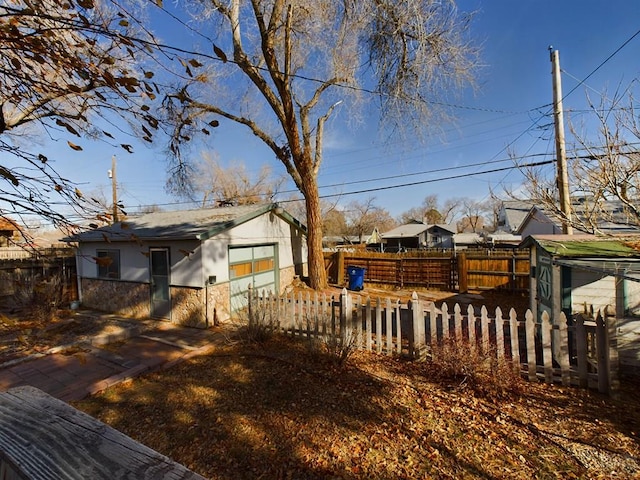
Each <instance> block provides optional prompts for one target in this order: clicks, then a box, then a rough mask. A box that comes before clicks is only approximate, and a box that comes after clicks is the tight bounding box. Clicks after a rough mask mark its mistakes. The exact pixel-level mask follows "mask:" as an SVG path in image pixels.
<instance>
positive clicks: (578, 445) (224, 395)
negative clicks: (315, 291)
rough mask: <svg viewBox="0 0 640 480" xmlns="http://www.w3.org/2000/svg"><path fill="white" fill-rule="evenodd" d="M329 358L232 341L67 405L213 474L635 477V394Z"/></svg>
mask: <svg viewBox="0 0 640 480" xmlns="http://www.w3.org/2000/svg"><path fill="white" fill-rule="evenodd" d="M332 358H333V357H330V356H326V355H323V354H322V353H321V352H320V351H318V350H313V349H310V348H309V346H308V345H307V344H306V343H304V342H301V341H296V340H293V339H290V338H284V337H280V336H276V337H274V338H272V339H271V340H268V341H266V342H262V343H260V344H246V343H243V342H233V343H231V344H229V346H228V347H226V348H223V349H221V350H218V351H215V352H213V353H211V354H210V355H206V356H201V357H197V358H193V359H191V360H189V361H187V362H185V363H183V364H181V365H179V366H177V367H175V368H172V369H167V370H163V371H159V372H156V373H153V374H150V375H146V376H143V377H141V378H138V379H135V380H134V381H132V382H130V383H124V384H120V385H119V386H117V387H114V388H110V389H108V390H106V391H105V392H104V393H102V394H100V395H97V396H95V397H92V398H90V399H87V400H85V401H82V402H79V403H76V404H74V406H76V408H79V409H81V410H83V411H85V412H87V413H89V414H90V415H93V416H95V417H97V418H98V419H100V420H102V421H104V422H106V423H108V424H110V425H111V426H113V427H115V428H117V429H118V430H120V431H122V432H124V433H126V434H128V435H130V436H132V437H134V438H135V439H136V440H138V441H141V442H142V443H144V444H145V445H148V446H150V447H151V448H153V449H155V450H157V451H159V452H160V453H163V454H165V455H167V456H169V457H170V458H172V459H173V460H175V461H177V462H179V463H181V464H183V465H185V466H187V467H188V468H190V469H192V470H194V471H196V472H197V473H200V474H201V475H203V476H205V477H206V478H211V479H220V480H231V479H233V480H242V479H247V480H249V479H258V478H264V479H267V478H268V479H282V480H284V479H344V480H359V479H380V480H383V479H384V480H386V479H391V478H397V479H454V478H455V479H458V478H461V479H476V478H477V479H498V478H499V479H518V480H520V479H522V480H525V479H526V480H529V479H554V478H555V479H565V478H574V479H578V478H580V479H610V478H616V479H633V478H639V476H640V442H639V438H638V432H639V431H640V417H639V415H640V413H639V412H640V409H639V408H638V406H639V405H638V398H637V395H635V394H633V393H631V394H627V393H626V392H621V393H620V395H619V396H618V397H616V398H612V397H605V396H601V395H598V394H596V393H593V392H590V391H588V390H584V389H577V388H567V387H559V386H557V385H547V384H538V383H529V382H524V381H518V380H516V379H514V378H513V376H511V377H509V376H507V375H496V376H494V377H493V378H494V381H495V382H497V383H498V385H497V386H496V387H495V388H487V387H488V386H489V385H490V382H487V381H486V380H485V381H484V382H486V383H481V386H482V387H483V389H482V390H480V391H482V392H483V393H482V394H480V393H478V390H477V389H472V388H470V385H471V384H472V382H471V377H470V376H469V375H472V374H471V372H467V374H465V375H463V376H462V377H457V378H440V376H439V370H438V367H437V365H435V364H432V363H430V362H418V363H416V362H409V361H406V360H403V359H401V358H393V357H386V356H382V355H376V354H370V353H366V352H355V353H354V355H353V357H351V359H350V360H349V362H348V363H347V364H346V365H344V366H338V365H336V364H335V362H333V361H332ZM498 386H501V387H503V388H502V389H501V388H497V387H498Z"/></svg>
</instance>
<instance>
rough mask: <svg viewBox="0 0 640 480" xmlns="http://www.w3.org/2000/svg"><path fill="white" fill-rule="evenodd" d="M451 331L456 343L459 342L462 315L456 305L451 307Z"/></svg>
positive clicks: (458, 306)
mask: <svg viewBox="0 0 640 480" xmlns="http://www.w3.org/2000/svg"><path fill="white" fill-rule="evenodd" d="M453 329H454V332H453V335H454V337H455V339H456V342H460V340H461V339H462V313H461V311H460V305H459V304H457V303H456V304H455V305H454V306H453Z"/></svg>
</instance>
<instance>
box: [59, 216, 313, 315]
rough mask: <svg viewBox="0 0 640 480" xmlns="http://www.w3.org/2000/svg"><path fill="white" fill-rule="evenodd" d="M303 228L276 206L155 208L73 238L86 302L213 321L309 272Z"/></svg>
mask: <svg viewBox="0 0 640 480" xmlns="http://www.w3.org/2000/svg"><path fill="white" fill-rule="evenodd" d="M305 232H306V229H305V227H304V226H303V225H302V224H301V223H300V222H299V221H298V220H296V219H295V218H293V217H292V216H291V215H290V214H288V213H287V212H286V211H285V210H284V209H283V208H282V207H280V206H278V205H276V204H268V205H248V206H237V207H221V208H209V209H199V210H187V211H173V212H156V213H150V214H146V215H143V216H141V217H138V218H131V219H127V220H125V221H122V222H118V223H116V224H114V225H111V226H108V227H103V228H98V229H95V230H90V231H86V232H83V233H79V234H77V235H73V236H71V237H67V238H65V239H64V241H66V242H73V243H75V244H76V245H77V254H76V261H77V272H78V288H79V295H80V301H81V302H82V305H83V306H85V307H88V308H95V309H99V310H102V311H107V312H113V313H118V314H121V315H125V316H129V317H133V318H156V319H164V320H168V321H171V322H173V323H181V324H187V325H193V326H200V327H207V326H210V325H213V324H215V323H217V322H221V321H225V320H227V319H229V318H230V316H231V314H232V313H233V312H234V311H236V310H238V309H239V308H241V307H242V306H244V303H245V301H246V292H247V289H248V287H249V285H251V287H253V288H257V289H260V290H269V291H273V292H275V293H278V292H280V291H282V290H283V289H284V288H285V287H286V286H287V285H289V284H290V283H291V282H292V280H293V279H294V277H295V276H301V275H303V274H304V269H305V267H306V261H307V260H306V259H307V250H306V240H305Z"/></svg>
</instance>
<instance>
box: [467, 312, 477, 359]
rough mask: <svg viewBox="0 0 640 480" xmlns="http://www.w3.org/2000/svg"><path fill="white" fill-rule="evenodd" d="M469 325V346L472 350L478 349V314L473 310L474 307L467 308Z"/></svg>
mask: <svg viewBox="0 0 640 480" xmlns="http://www.w3.org/2000/svg"><path fill="white" fill-rule="evenodd" d="M467 325H468V326H469V328H468V330H469V333H468V334H469V345H471V348H474V349H475V348H476V346H477V345H476V313H475V311H474V310H473V306H472V305H469V306H468V307H467Z"/></svg>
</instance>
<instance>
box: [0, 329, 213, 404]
mask: <svg viewBox="0 0 640 480" xmlns="http://www.w3.org/2000/svg"><path fill="white" fill-rule="evenodd" d="M225 338H226V337H225V333H224V331H223V330H218V331H212V330H200V329H195V328H182V327H176V326H172V325H169V324H167V325H163V326H161V327H159V328H157V329H153V330H147V331H145V332H144V333H143V334H140V335H137V336H134V337H131V338H128V339H127V340H126V341H124V342H122V343H118V344H112V345H109V346H108V347H107V348H100V347H96V346H92V345H88V344H84V345H79V346H78V348H76V349H75V350H76V352H75V353H73V354H67V355H65V354H62V353H55V354H51V355H46V356H44V357H40V358H35V359H33V360H27V361H24V362H21V363H18V364H15V365H11V366H7V367H5V368H2V369H0V391H5V390H7V389H9V388H12V387H17V386H21V385H31V386H33V387H36V388H39V389H40V390H42V391H44V392H46V393H48V394H49V395H51V396H53V397H56V398H58V399H60V400H64V401H66V402H69V401H74V400H81V399H83V398H85V397H86V396H87V395H92V394H95V393H97V392H100V391H102V390H104V389H105V388H107V387H109V386H111V385H115V384H117V383H119V382H122V381H124V380H127V379H130V378H134V377H136V376H138V375H140V374H142V373H145V372H149V371H152V370H155V369H159V368H168V367H169V366H171V365H174V364H175V363H177V362H179V361H182V360H185V359H187V358H190V357H192V356H195V355H201V354H204V353H207V352H209V351H212V350H213V349H215V347H216V345H221V344H222V343H223V342H224V341H225ZM93 343H94V344H101V343H104V342H102V341H101V339H99V338H97V339H93Z"/></svg>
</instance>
